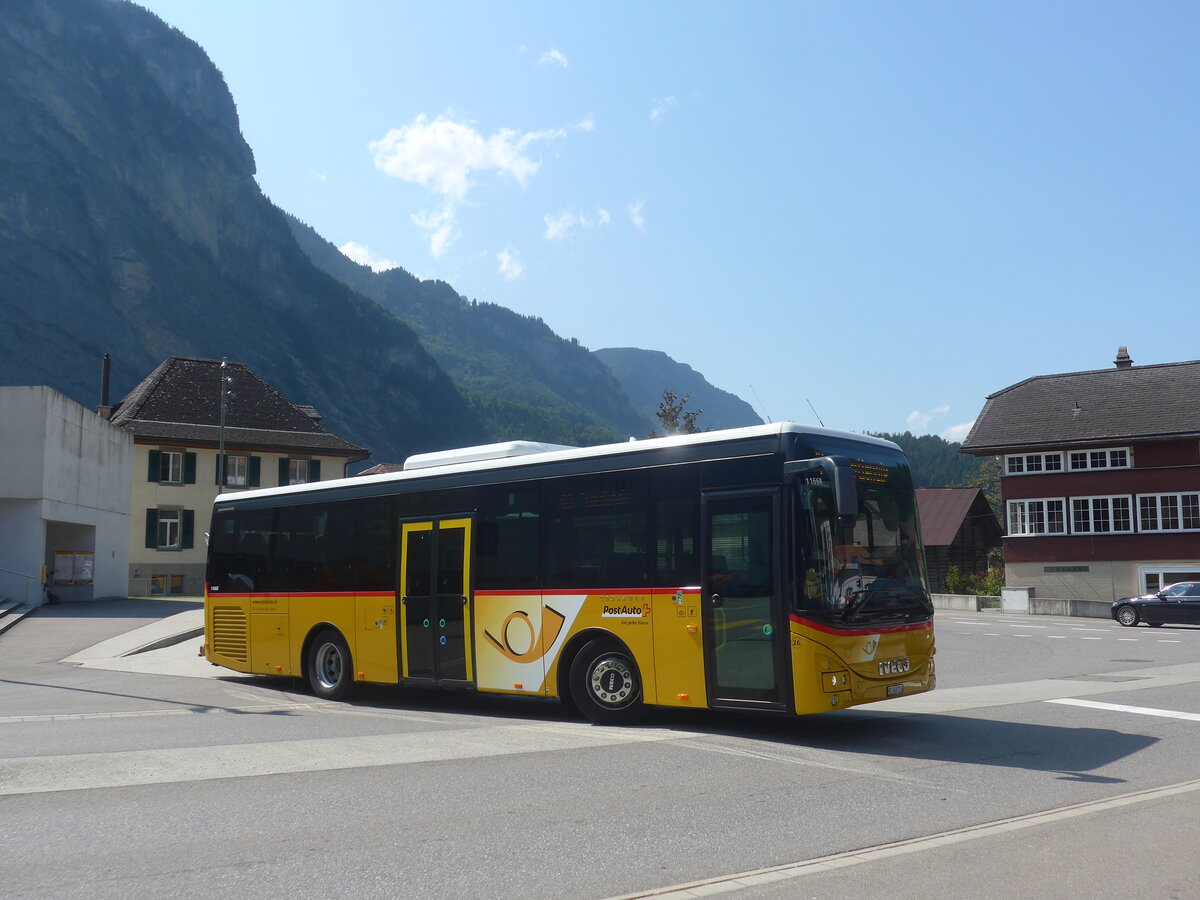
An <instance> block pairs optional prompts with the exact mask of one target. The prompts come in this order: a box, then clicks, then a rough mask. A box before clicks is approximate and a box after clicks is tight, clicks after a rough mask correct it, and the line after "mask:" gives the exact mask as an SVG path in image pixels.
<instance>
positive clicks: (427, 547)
mask: <svg viewBox="0 0 1200 900" xmlns="http://www.w3.org/2000/svg"><path fill="white" fill-rule="evenodd" d="M400 533H401V545H400V547H401V553H400V598H401V599H400V603H401V609H402V610H403V612H402V614H401V615H400V616H399V619H400V632H401V634H400V647H401V654H400V672H401V675H402V677H403V678H404V679H408V680H412V681H417V682H424V683H429V684H446V685H454V684H458V685H465V684H469V683H470V682H472V681H473V680H474V672H473V668H472V664H471V627H470V625H471V552H470V551H471V519H470V518H466V517H456V518H441V519H426V520H422V521H418V522H413V521H407V522H402V523H401V532H400Z"/></svg>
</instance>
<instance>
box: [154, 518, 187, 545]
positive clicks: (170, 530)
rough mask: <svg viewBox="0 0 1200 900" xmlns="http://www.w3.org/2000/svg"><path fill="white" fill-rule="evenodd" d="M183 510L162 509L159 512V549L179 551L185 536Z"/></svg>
mask: <svg viewBox="0 0 1200 900" xmlns="http://www.w3.org/2000/svg"><path fill="white" fill-rule="evenodd" d="M182 520H183V510H181V509H160V510H159V511H158V549H159V550H178V549H179V548H180V538H181V536H182V534H183V532H182V530H181V526H182V524H183V521H182Z"/></svg>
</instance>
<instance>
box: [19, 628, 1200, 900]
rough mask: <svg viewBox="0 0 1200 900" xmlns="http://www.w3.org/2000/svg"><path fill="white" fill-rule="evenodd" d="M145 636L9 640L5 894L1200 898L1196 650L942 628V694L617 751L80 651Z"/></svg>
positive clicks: (444, 700) (518, 717)
mask: <svg viewBox="0 0 1200 900" xmlns="http://www.w3.org/2000/svg"><path fill="white" fill-rule="evenodd" d="M171 611H172V612H174V611H175V610H171ZM134 612H136V610H135V611H134ZM142 612H143V613H145V610H143V611H142ZM149 620H153V616H151V617H150V619H149ZM135 623H136V624H141V622H140V620H137V619H136V616H133V615H131V616H130V617H129V618H128V620H119V616H115V615H114V616H112V617H110V618H108V619H104V618H99V617H97V618H95V619H94V621H91V622H83V621H82V620H81V619H79V618H72V617H71V616H69V615H66V614H59V613H55V614H50V615H46V616H42V615H40V614H39V615H38V616H34V617H33V618H31V619H29V620H26V621H25V622H22V623H21V624H20V626H19V627H18V629H14V631H12V632H10V633H9V634H7V635H4V636H0V808H3V809H4V811H5V827H4V829H3V830H0V851H2V852H0V896H2V897H10V896H11V897H18V896H19V897H71V896H77V897H108V896H112V897H117V896H120V897H122V898H124V897H143V896H144V897H150V896H161V895H162V894H164V893H167V894H172V895H183V896H186V895H191V894H199V893H201V892H204V893H212V892H221V893H227V894H230V895H238V896H240V895H244V894H249V893H251V892H257V893H264V894H266V893H271V894H280V893H287V894H291V895H294V896H298V897H307V896H316V895H322V896H324V895H328V894H331V893H333V894H352V893H353V894H357V895H360V896H367V897H376V896H378V897H389V896H414V897H442V896H471V897H561V896H566V895H573V896H578V897H606V896H616V895H631V896H643V895H647V892H648V891H662V890H668V891H669V890H671V889H672V888H679V887H680V886H686V885H695V884H696V882H704V884H703V885H702V886H699V887H693V888H686V889H683V890H686V893H677V895H678V896H686V895H688V894H689V893H690V894H695V893H697V891H703V892H705V893H707V892H716V891H721V892H724V891H732V890H739V891H743V892H745V895H746V896H762V897H783V896H788V897H792V896H812V897H834V896H837V897H845V896H874V895H880V896H882V895H887V896H889V897H921V898H932V900H937V898H940V897H962V896H979V897H1036V896H1048V895H1051V894H1057V893H1059V891H1058V886H1066V888H1069V889H1071V890H1072V892H1073V893H1076V894H1080V895H1086V896H1089V897H1105V896H1112V897H1116V896H1129V893H1130V892H1129V891H1128V890H1127V888H1128V887H1129V885H1130V884H1131V883H1136V884H1137V885H1138V886H1139V890H1138V895H1139V896H1142V897H1151V898H1153V897H1173V896H1178V897H1185V896H1186V897H1190V896H1200V865H1197V864H1196V863H1195V862H1193V859H1194V858H1195V855H1194V854H1192V853H1176V854H1169V853H1168V851H1169V850H1170V849H1172V848H1174V849H1175V850H1184V849H1186V848H1187V847H1189V846H1194V845H1195V839H1196V837H1198V835H1197V834H1196V828H1197V826H1196V825H1195V824H1194V823H1195V822H1196V821H1197V820H1198V819H1200V817H1197V816H1196V815H1195V811H1196V809H1197V808H1198V801H1200V792H1198V791H1197V790H1196V787H1197V786H1200V740H1197V737H1198V736H1200V734H1198V731H1197V729H1200V693H1198V692H1197V691H1196V690H1195V685H1196V683H1197V681H1200V662H1198V661H1200V652H1198V651H1200V629H1190V628H1164V629H1154V630H1151V629H1148V628H1139V629H1121V628H1120V627H1119V626H1117V625H1115V623H1109V622H1106V621H1096V622H1091V621H1086V620H1072V619H1051V618H1046V617H1036V618H1019V617H1009V616H1003V617H1001V616H998V615H995V614H992V615H987V614H979V615H975V614H972V615H962V614H945V613H943V614H939V616H938V620H937V627H938V635H939V656H938V660H939V677H940V681H941V684H942V685H943V687H942V688H940V689H939V690H938V691H936V692H934V693H932V694H929V695H922V696H918V697H910V698H904V699H903V700H899V701H891V702H889V703H888V704H878V705H876V706H873V707H869V708H866V709H861V710H847V711H843V712H840V713H835V714H830V715H825V716H817V717H809V718H805V719H795V720H792V719H770V718H767V719H764V718H759V717H750V716H734V715H725V714H711V713H710V714H698V713H683V712H668V713H664V714H662V715H659V716H656V717H655V718H654V719H653V720H652V721H651V722H650V723H648V724H647V725H646V726H644V727H639V728H632V729H608V728H597V727H593V726H590V725H586V724H583V723H582V722H579V721H573V720H569V719H564V718H562V717H561V716H560V715H559V713H558V711H557V708H556V707H555V706H554V705H553V704H544V703H538V702H535V701H529V700H524V699H506V698H479V697H474V696H471V695H454V694H450V695H447V694H434V693H422V692H397V691H394V690H392V691H389V690H383V689H369V690H366V691H364V692H363V695H362V696H361V697H360V698H359V699H357V700H356V702H355V703H353V704H327V703H322V702H319V701H316V700H315V699H314V698H313V697H312V696H310V695H307V694H304V693H300V692H298V691H297V690H294V687H295V686H294V685H292V684H291V683H289V682H273V681H269V680H265V679H258V678H247V677H243V676H234V675H232V674H231V673H228V672H225V671H224V670H219V669H215V668H213V667H211V666H209V665H208V664H207V663H205V662H204V661H202V660H200V659H198V658H197V657H195V656H194V654H195V647H196V644H197V643H198V642H197V641H190V642H186V643H184V644H181V645H178V646H176V647H173V648H169V649H165V650H157V651H152V652H150V653H145V654H140V655H139V656H137V657H130V658H126V659H123V660H106V659H104V658H103V654H99V655H97V654H91V655H90V656H89V654H87V653H80V651H83V650H86V648H87V646H88V643H87V642H86V641H84V640H83V633H84V632H87V633H88V634H89V635H90V636H92V637H98V638H108V637H112V636H113V635H116V634H120V633H123V631H127V630H128V628H129V627H132V625H134V624H135ZM98 656H99V657H100V658H97V657H98ZM67 657H71V658H74V659H76V660H77V662H76V664H64V663H62V662H61V660H62V659H64V658H67ZM1148 825H1150V826H1152V827H1150V828H1147V826H1148ZM1130 834H1132V835H1134V836H1135V839H1136V844H1137V845H1138V846H1144V847H1147V848H1149V852H1148V853H1147V854H1146V855H1144V856H1130V857H1129V858H1123V857H1121V856H1120V855H1118V854H1117V853H1115V852H1113V849H1112V848H1113V847H1114V846H1116V845H1115V844H1114V841H1116V840H1117V839H1118V838H1121V837H1125V838H1128V836H1129V835H1130ZM1159 841H1162V846H1163V848H1164V849H1157V846H1158V844H1157V842H1159ZM898 842H899V845H898V846H896V845H897V843H898ZM864 851H866V852H864ZM848 854H849V855H848ZM814 860H817V861H819V862H817V863H814V862H812V861H814ZM762 869H772V870H773V871H771V872H770V873H769V874H765V875H764V874H760V875H758V876H757V880H756V881H755V880H752V881H751V882H750V883H747V881H746V878H745V877H741V878H739V876H744V874H745V873H748V872H756V871H758V870H762ZM768 878H770V879H775V880H771V881H765V879H768ZM760 882H761V883H760ZM1050 884H1053V885H1055V886H1056V887H1055V889H1054V890H1050V891H1048V890H1046V888H1047V885H1050ZM1181 891H1182V893H1180V892H1181ZM1064 892H1065V889H1064Z"/></svg>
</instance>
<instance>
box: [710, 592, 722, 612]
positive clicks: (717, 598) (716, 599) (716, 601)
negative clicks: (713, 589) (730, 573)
mask: <svg viewBox="0 0 1200 900" xmlns="http://www.w3.org/2000/svg"><path fill="white" fill-rule="evenodd" d="M724 603H725V601H724V600H723V599H721V595H720V594H713V595H712V605H713V609H716V608H717V607H718V606H723V605H724Z"/></svg>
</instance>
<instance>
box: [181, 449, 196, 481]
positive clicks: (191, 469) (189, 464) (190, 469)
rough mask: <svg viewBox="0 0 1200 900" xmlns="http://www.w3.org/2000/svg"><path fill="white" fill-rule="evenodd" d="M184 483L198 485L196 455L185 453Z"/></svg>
mask: <svg viewBox="0 0 1200 900" xmlns="http://www.w3.org/2000/svg"><path fill="white" fill-rule="evenodd" d="M183 483H184V484H195V483H196V454H195V453H188V452H185V453H184V454H183Z"/></svg>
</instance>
